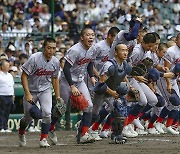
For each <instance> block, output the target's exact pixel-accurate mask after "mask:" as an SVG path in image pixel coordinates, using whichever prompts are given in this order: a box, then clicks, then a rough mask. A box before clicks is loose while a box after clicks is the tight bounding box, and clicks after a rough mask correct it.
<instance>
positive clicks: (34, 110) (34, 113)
mask: <svg viewBox="0 0 180 154" xmlns="http://www.w3.org/2000/svg"><path fill="white" fill-rule="evenodd" d="M29 114H30V116H31V117H32V118H33V119H41V118H42V112H41V110H40V109H39V108H38V107H37V105H35V104H33V105H32V106H31V108H30V109H29Z"/></svg>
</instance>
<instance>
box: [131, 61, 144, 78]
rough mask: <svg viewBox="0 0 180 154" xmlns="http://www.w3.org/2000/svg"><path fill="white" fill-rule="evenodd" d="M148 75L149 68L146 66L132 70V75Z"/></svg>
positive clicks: (135, 67) (141, 65)
mask: <svg viewBox="0 0 180 154" xmlns="http://www.w3.org/2000/svg"><path fill="white" fill-rule="evenodd" d="M146 73H147V68H146V66H145V65H144V64H138V65H136V66H134V67H133V68H132V71H131V73H130V75H132V76H144V75H145V74H146Z"/></svg>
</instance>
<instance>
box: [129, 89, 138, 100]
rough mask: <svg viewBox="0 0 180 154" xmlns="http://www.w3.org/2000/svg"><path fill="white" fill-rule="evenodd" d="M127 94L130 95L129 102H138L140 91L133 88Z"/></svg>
mask: <svg viewBox="0 0 180 154" xmlns="http://www.w3.org/2000/svg"><path fill="white" fill-rule="evenodd" d="M128 95H129V96H130V102H138V101H139V100H140V93H139V91H138V90H136V89H134V88H131V89H130V90H129V92H128Z"/></svg>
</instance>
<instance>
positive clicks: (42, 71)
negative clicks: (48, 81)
mask: <svg viewBox="0 0 180 154" xmlns="http://www.w3.org/2000/svg"><path fill="white" fill-rule="evenodd" d="M53 73H54V71H47V70H46V69H43V68H38V69H37V70H36V72H35V73H34V74H35V75H37V76H43V75H53Z"/></svg>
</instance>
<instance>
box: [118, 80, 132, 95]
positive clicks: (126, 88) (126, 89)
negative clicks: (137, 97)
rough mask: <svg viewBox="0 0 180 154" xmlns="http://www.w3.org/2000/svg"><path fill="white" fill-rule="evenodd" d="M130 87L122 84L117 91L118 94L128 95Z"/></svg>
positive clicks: (124, 83)
mask: <svg viewBox="0 0 180 154" xmlns="http://www.w3.org/2000/svg"><path fill="white" fill-rule="evenodd" d="M129 90H130V89H129V86H128V84H127V83H126V82H121V83H120V85H119V86H118V88H117V89H116V92H117V93H118V94H119V95H126V94H127V93H128V92H129Z"/></svg>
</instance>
